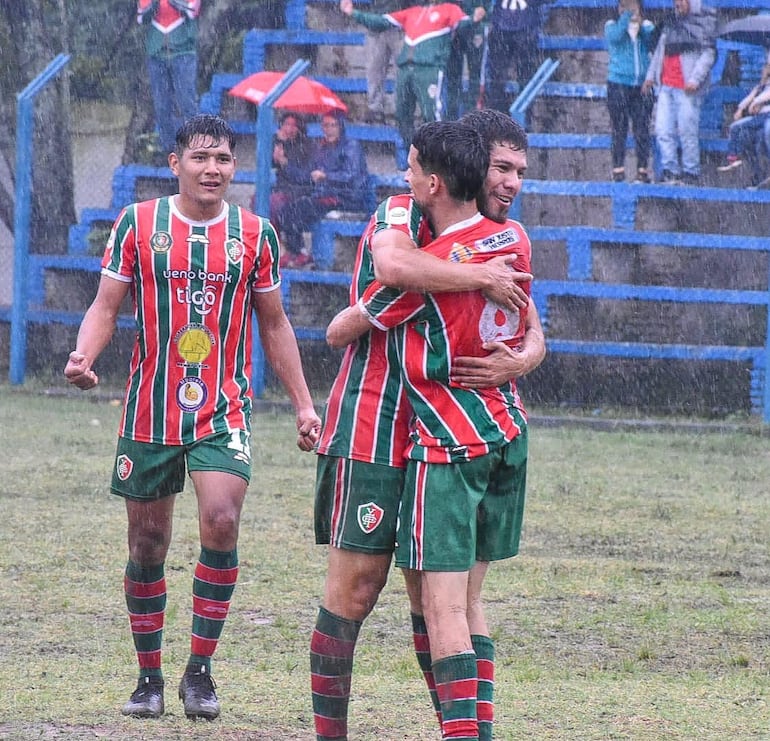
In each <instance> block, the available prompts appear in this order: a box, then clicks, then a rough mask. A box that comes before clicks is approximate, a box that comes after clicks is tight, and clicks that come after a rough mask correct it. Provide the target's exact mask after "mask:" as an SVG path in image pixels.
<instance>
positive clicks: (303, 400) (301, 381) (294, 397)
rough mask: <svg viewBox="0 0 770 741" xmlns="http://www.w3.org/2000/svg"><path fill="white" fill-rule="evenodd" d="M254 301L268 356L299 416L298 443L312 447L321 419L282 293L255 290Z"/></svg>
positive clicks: (260, 331)
mask: <svg viewBox="0 0 770 741" xmlns="http://www.w3.org/2000/svg"><path fill="white" fill-rule="evenodd" d="M251 303H252V306H253V307H254V309H255V311H256V312H257V321H258V322H259V337H260V339H261V341H262V347H263V348H264V351H265V357H266V358H267V360H268V362H269V363H270V365H271V366H272V368H273V370H274V371H275V373H276V375H277V376H278V378H279V380H280V381H281V383H282V384H283V387H284V388H285V389H286V393H287V394H288V395H289V399H290V400H291V403H292V406H293V407H294V411H295V412H296V415H297V432H298V433H299V436H298V438H297V445H298V446H299V447H300V448H301V449H302V450H312V448H313V446H314V445H315V443H316V442H317V441H318V433H319V431H320V429H321V420H320V419H319V417H318V415H317V414H316V412H315V408H314V407H313V399H312V398H311V396H310V391H309V390H308V387H307V382H306V381H305V376H304V374H303V372H302V361H301V359H300V356H299V348H298V347H297V338H296V337H295V335H294V330H293V329H292V326H291V324H290V323H289V319H288V317H287V316H286V313H285V312H284V310H283V305H282V304H281V292H280V291H278V290H272V291H254V292H253V294H252V301H251Z"/></svg>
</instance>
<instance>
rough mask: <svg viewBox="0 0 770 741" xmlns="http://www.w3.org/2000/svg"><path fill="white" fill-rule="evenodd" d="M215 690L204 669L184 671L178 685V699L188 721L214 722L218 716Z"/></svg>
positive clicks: (214, 685)
mask: <svg viewBox="0 0 770 741" xmlns="http://www.w3.org/2000/svg"><path fill="white" fill-rule="evenodd" d="M215 688H216V684H214V680H213V679H212V678H211V675H210V674H209V673H208V672H207V671H206V668H205V667H200V670H199V671H190V670H189V669H188V670H187V671H185V673H184V674H183V675H182V681H181V682H180V683H179V699H180V700H181V701H182V702H183V703H184V712H185V715H186V716H187V717H188V718H189V719H190V720H197V719H198V718H205V719H206V720H214V718H216V717H217V716H218V715H219V700H217V693H216V692H214V690H215Z"/></svg>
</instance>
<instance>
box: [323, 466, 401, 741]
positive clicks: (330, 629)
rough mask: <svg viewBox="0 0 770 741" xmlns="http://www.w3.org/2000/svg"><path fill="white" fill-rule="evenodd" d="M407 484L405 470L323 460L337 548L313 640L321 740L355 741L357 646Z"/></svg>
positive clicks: (382, 576)
mask: <svg viewBox="0 0 770 741" xmlns="http://www.w3.org/2000/svg"><path fill="white" fill-rule="evenodd" d="M402 482H403V472H402V471H401V470H400V469H397V468H392V467H390V466H381V465H376V464H367V463H361V462H359V461H351V460H348V459H346V458H338V457H335V456H326V455H319V456H318V462H317V474H316V500H315V533H316V542H317V543H319V544H326V543H329V544H331V548H330V549H329V556H328V571H327V575H326V582H325V586H324V598H323V605H322V606H321V607H320V608H319V611H318V617H317V620H316V625H315V629H314V630H313V635H312V637H311V642H310V672H311V691H312V698H313V715H314V721H315V728H316V737H317V739H319V741H325V739H339V738H347V719H348V704H349V700H350V684H351V678H352V672H353V657H354V653H355V647H356V641H357V639H358V632H359V630H360V627H361V623H362V622H363V620H364V619H365V618H366V616H367V615H368V614H369V613H370V612H371V610H372V608H373V607H374V605H375V604H376V602H377V598H378V597H379V594H380V592H381V591H382V588H383V587H384V586H385V582H386V580H387V576H388V569H389V567H390V561H391V557H392V552H393V546H394V541H395V529H396V518H397V516H398V501H399V499H400V494H401V486H402Z"/></svg>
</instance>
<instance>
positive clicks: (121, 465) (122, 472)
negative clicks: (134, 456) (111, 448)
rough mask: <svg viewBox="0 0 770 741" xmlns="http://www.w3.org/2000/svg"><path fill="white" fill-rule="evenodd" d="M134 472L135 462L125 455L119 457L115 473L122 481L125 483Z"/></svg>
mask: <svg viewBox="0 0 770 741" xmlns="http://www.w3.org/2000/svg"><path fill="white" fill-rule="evenodd" d="M133 470H134V462H133V461H132V460H131V459H130V458H129V457H128V456H127V455H125V454H123V455H119V456H118V460H117V461H116V462H115V471H116V472H117V474H118V478H119V479H120V480H121V481H125V480H126V479H127V478H128V477H129V476H130V475H131V472H132V471H133Z"/></svg>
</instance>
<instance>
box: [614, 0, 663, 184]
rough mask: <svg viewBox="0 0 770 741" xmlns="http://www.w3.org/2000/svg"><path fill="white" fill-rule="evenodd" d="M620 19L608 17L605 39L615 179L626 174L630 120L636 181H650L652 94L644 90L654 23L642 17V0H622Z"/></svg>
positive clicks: (619, 179) (618, 180)
mask: <svg viewBox="0 0 770 741" xmlns="http://www.w3.org/2000/svg"><path fill="white" fill-rule="evenodd" d="M618 13H619V17H618V18H617V20H612V21H607V23H606V24H605V26H604V39H605V41H606V43H607V52H608V54H609V69H608V74H607V108H608V109H609V112H610V124H611V126H612V179H613V180H615V181H616V182H623V180H625V177H626V168H625V165H624V163H625V160H626V137H627V136H628V124H629V120H630V122H631V128H632V129H633V132H634V139H635V141H636V168H637V169H636V182H638V183H649V182H650V173H649V170H648V169H647V164H648V162H649V159H650V117H651V115H652V106H653V97H652V93H651V92H650V91H647V92H646V93H642V83H643V82H644V78H645V77H646V75H647V68H648V67H649V64H650V52H651V50H652V36H653V34H654V32H655V26H654V25H653V24H652V22H651V21H649V20H645V19H643V18H642V6H641V3H640V2H639V0H620V4H619V5H618Z"/></svg>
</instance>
